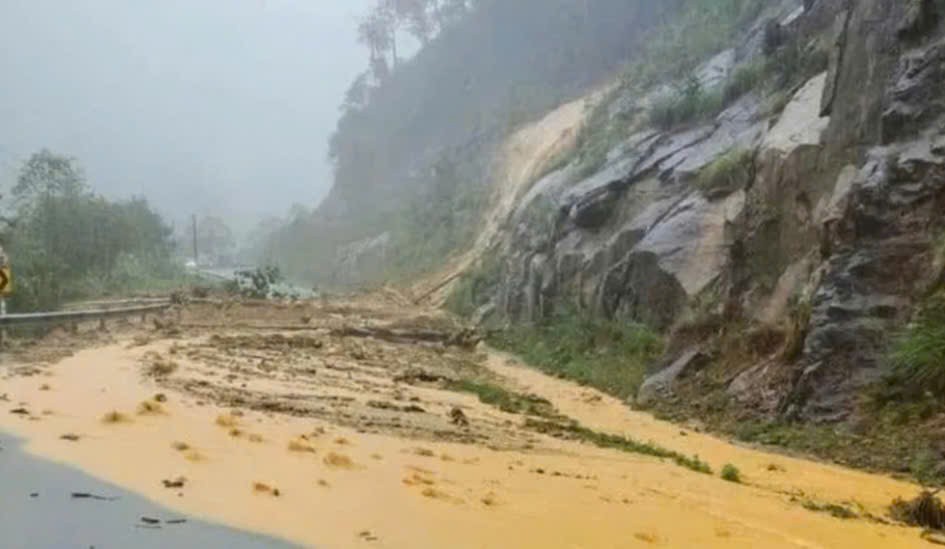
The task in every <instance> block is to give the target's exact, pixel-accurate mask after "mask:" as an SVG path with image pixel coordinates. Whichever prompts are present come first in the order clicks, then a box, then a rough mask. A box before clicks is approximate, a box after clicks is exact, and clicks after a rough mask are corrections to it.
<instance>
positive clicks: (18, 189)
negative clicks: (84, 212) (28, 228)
mask: <svg viewBox="0 0 945 549" xmlns="http://www.w3.org/2000/svg"><path fill="white" fill-rule="evenodd" d="M86 190H87V187H86V184H85V175H84V174H83V173H82V170H81V168H79V167H78V166H77V164H76V162H75V159H72V158H69V157H66V156H62V155H58V154H53V153H52V152H50V151H49V150H47V149H43V150H41V151H39V152H37V153H34V154H33V155H32V156H30V158H29V160H27V161H26V163H25V164H24V165H23V167H22V168H21V169H20V174H19V176H18V177H17V180H16V185H15V186H14V187H13V197H14V199H15V200H16V201H17V204H18V206H21V205H23V204H28V203H29V204H32V203H34V202H35V201H36V198H37V197H40V196H42V197H47V198H48V197H52V196H78V195H79V194H81V193H83V192H85V191H86Z"/></svg>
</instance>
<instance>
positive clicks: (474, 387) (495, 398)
mask: <svg viewBox="0 0 945 549" xmlns="http://www.w3.org/2000/svg"><path fill="white" fill-rule="evenodd" d="M447 389H449V390H451V391H456V392H460V393H469V394H473V395H476V396H477V397H478V398H479V402H482V403H483V404H488V405H490V406H495V407H496V408H498V409H500V410H502V411H503V412H506V413H509V414H525V415H532V416H541V417H557V414H556V413H555V410H554V406H553V405H552V404H551V402H549V401H548V400H546V399H544V398H541V397H539V396H535V395H523V394H519V393H516V392H513V391H510V390H508V389H506V388H505V387H502V386H501V385H497V384H495V383H490V382H487V381H475V380H470V379H463V380H459V381H451V382H450V383H449V384H448V385H447Z"/></svg>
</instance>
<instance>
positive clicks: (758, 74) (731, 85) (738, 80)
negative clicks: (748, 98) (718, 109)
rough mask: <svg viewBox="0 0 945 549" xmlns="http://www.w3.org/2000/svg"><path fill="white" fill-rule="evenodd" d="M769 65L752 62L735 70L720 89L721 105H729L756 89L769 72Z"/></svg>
mask: <svg viewBox="0 0 945 549" xmlns="http://www.w3.org/2000/svg"><path fill="white" fill-rule="evenodd" d="M770 67H771V65H770V64H767V63H764V62H762V61H757V60H756V61H752V62H749V63H746V64H744V65H741V66H739V67H737V68H736V69H735V71H734V72H733V73H732V75H731V76H730V77H729V78H728V80H727V81H726V82H725V85H724V86H723V88H722V103H723V104H725V105H731V104H732V103H734V102H735V100H737V99H739V98H740V97H742V96H743V95H745V94H746V93H748V92H750V91H752V90H755V89H758V88H759V87H760V86H761V85H762V84H763V83H764V81H765V79H766V78H767V76H768V72H769V71H770Z"/></svg>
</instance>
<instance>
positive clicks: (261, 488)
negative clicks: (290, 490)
mask: <svg viewBox="0 0 945 549" xmlns="http://www.w3.org/2000/svg"><path fill="white" fill-rule="evenodd" d="M253 491H254V492H256V493H258V494H269V495H271V496H272V497H276V498H277V497H279V495H280V492H279V489H278V488H274V487H272V486H269V485H268V484H266V483H265V482H254V483H253Z"/></svg>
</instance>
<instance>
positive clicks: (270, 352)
mask: <svg viewBox="0 0 945 549" xmlns="http://www.w3.org/2000/svg"><path fill="white" fill-rule="evenodd" d="M110 329H111V331H110V332H109V333H105V334H103V333H99V332H85V333H80V334H79V335H71V334H65V333H55V334H51V335H50V336H47V337H46V338H44V339H43V340H41V341H39V342H37V343H36V344H35V345H25V344H24V345H20V346H18V347H15V348H14V349H13V350H12V351H10V352H8V353H7V354H5V355H4V357H3V362H2V365H0V430H3V431H7V432H10V433H13V434H14V435H16V436H18V437H20V438H22V439H23V440H24V441H25V446H24V449H25V450H26V451H27V452H30V453H32V454H35V455H36V456H41V457H43V458H46V459H51V460H53V461H57V462H60V463H63V464H68V465H70V466H72V467H76V468H78V469H80V470H82V471H83V472H85V473H87V474H89V475H91V476H93V477H96V478H98V479H101V480H103V481H107V482H109V483H112V484H114V485H117V486H120V487H122V488H123V489H126V490H129V491H131V492H134V493H137V494H139V495H141V496H143V497H145V498H147V499H148V500H150V501H152V502H154V503H155V504H159V505H162V506H164V507H165V508H167V509H169V510H172V511H173V512H177V513H181V514H183V515H186V516H189V517H194V518H196V519H207V520H210V521H213V522H218V523H223V524H226V525H230V526H233V527H236V528H239V529H244V530H249V531H254V532H259V533H261V534H264V535H270V536H274V537H277V538H280V539H286V540H288V541H290V542H293V543H298V544H300V545H304V546H317V547H362V546H363V547H883V548H895V547H921V546H923V544H925V543H926V542H925V541H923V540H922V539H921V537H920V534H921V532H920V531H919V530H917V529H913V528H907V527H904V526H900V525H897V524H894V523H893V522H892V521H891V520H890V519H889V518H888V510H887V506H888V504H889V503H890V502H891V501H892V499H893V498H895V497H912V496H914V495H915V494H916V493H917V492H918V488H917V487H916V486H913V485H910V484H907V483H904V482H900V481H897V480H893V479H889V478H886V477H882V476H874V475H869V474H865V473H861V472H855V471H850V470H845V469H842V468H838V467H834V466H830V465H824V464H818V463H813V462H809V461H804V460H800V459H794V458H789V457H784V456H779V455H773V454H768V453H764V452H761V451H758V450H755V449H750V448H745V447H740V446H735V445H732V444H730V443H728V442H726V441H722V440H719V439H716V438H713V437H710V436H707V435H704V434H701V433H698V432H695V431H693V430H690V429H687V428H684V427H680V426H677V425H672V424H668V423H665V422H660V421H657V420H654V419H653V418H652V417H650V416H648V415H646V414H643V413H639V412H634V411H631V410H629V409H628V408H626V407H625V406H624V405H623V404H622V403H619V402H617V401H616V400H614V399H611V398H609V397H607V396H606V395H603V394H600V393H598V392H596V391H594V390H591V389H588V388H584V387H579V386H576V385H574V384H571V383H568V382H565V381H562V380H558V379H553V378H550V377H548V376H545V375H543V374H541V373H538V372H536V371H534V370H531V369H529V368H527V367H525V366H524V365H522V364H520V363H519V362H518V361H517V360H515V359H514V357H507V356H504V355H501V354H498V353H495V352H492V351H490V350H489V349H487V348H486V347H484V346H483V345H482V344H479V343H478V342H477V339H476V337H475V334H473V333H472V332H469V331H467V330H464V329H463V327H462V326H461V325H459V324H458V323H456V322H455V321H453V320H451V319H450V318H449V317H447V316H445V315H444V314H442V313H440V312H438V311H435V310H432V309H423V308H418V307H416V306H414V305H411V304H410V303H409V302H408V301H406V300H405V299H403V298H402V297H401V296H399V295H398V294H396V293H394V292H386V293H378V294H372V295H369V296H363V297H358V298H347V299H334V300H325V301H314V302H300V303H291V304H288V303H287V304H278V303H253V302H219V303H202V304H190V305H186V306H181V307H178V308H177V309H176V310H174V311H171V312H170V313H169V314H168V315H166V316H164V317H161V318H155V319H149V321H148V322H147V323H146V324H140V323H136V324H129V325H125V326H122V325H114V326H111V327H110ZM696 455H698V457H695V456H696ZM727 463H731V464H734V465H735V466H737V467H738V469H739V470H740V471H741V475H742V482H741V483H732V482H726V481H724V480H722V479H721V478H719V471H720V470H721V469H722V468H723V466H724V465H725V464H727ZM706 468H710V469H711V473H708V472H707V471H706ZM0 482H3V479H0ZM178 546H187V545H186V543H183V544H178ZM930 546H931V545H930Z"/></svg>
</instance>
